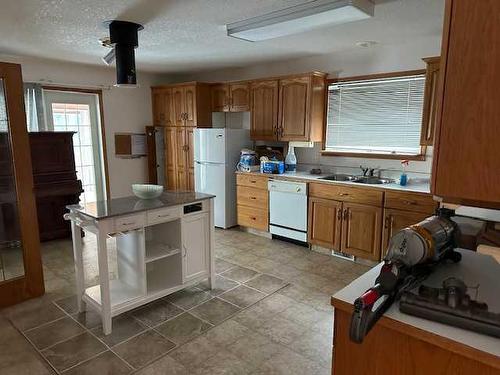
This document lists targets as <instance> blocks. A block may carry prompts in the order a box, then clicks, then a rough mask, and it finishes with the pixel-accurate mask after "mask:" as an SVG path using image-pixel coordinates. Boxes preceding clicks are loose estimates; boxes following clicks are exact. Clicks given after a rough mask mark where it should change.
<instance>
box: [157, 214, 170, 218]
mask: <svg viewBox="0 0 500 375" xmlns="http://www.w3.org/2000/svg"><path fill="white" fill-rule="evenodd" d="M170 216H171V215H170V214H163V215H158V217H159V218H164V217H170Z"/></svg>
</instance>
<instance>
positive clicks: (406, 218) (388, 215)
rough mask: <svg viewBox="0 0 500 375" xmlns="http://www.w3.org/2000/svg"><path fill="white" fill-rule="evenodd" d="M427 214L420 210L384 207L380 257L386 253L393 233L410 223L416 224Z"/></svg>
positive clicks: (427, 215)
mask: <svg viewBox="0 0 500 375" xmlns="http://www.w3.org/2000/svg"><path fill="white" fill-rule="evenodd" d="M429 216H430V215H429V214H426V213H422V212H412V211H403V210H395V209H391V208H386V209H385V210H384V231H383V233H382V253H381V257H382V258H383V257H384V256H385V254H387V247H388V245H389V240H390V239H391V237H392V235H393V234H394V233H396V232H397V231H399V230H401V229H404V228H406V227H408V226H410V225H413V224H416V223H418V222H420V221H422V220H424V219H425V218H426V217H429Z"/></svg>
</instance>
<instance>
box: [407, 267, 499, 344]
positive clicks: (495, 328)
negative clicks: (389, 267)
mask: <svg viewBox="0 0 500 375" xmlns="http://www.w3.org/2000/svg"><path fill="white" fill-rule="evenodd" d="M399 310H400V311H401V312H403V313H405V314H409V315H415V316H418V317H421V318H425V319H429V320H434V321H436V322H440V323H444V324H449V325H452V326H455V327H459V328H463V329H467V330H470V331H474V332H478V333H483V334H485V335H489V336H495V337H500V314H496V313H493V312H489V311H488V305H487V304H486V303H481V302H477V301H474V300H472V299H471V298H470V296H469V295H468V294H467V286H466V285H465V283H464V282H463V281H462V280H460V279H457V278H454V277H451V278H449V279H446V280H444V281H443V287H442V288H432V287H429V286H424V285H421V286H420V287H419V289H418V294H415V293H412V292H404V293H403V294H402V296H401V301H400V303H399Z"/></svg>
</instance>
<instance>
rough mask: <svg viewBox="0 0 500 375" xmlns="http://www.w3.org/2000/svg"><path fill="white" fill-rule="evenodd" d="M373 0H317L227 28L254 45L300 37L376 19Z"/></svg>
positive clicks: (228, 31) (235, 23) (230, 34)
mask: <svg viewBox="0 0 500 375" xmlns="http://www.w3.org/2000/svg"><path fill="white" fill-rule="evenodd" d="M373 11H374V4H373V2H372V1H371V0H315V1H309V2H307V3H305V4H301V5H297V6H293V7H290V8H286V9H282V10H278V11H275V12H271V13H267V14H264V15H262V16H258V17H253V18H249V19H247V20H244V21H239V22H234V23H230V24H227V25H226V29H227V35H229V36H232V37H234V38H238V39H244V40H248V41H251V42H257V41H261V40H267V39H273V38H278V37H281V36H285V35H291V34H298V33H301V32H304V31H308V30H311V29H314V28H318V27H321V26H326V25H328V26H331V25H339V24H342V23H347V22H352V21H359V20H363V19H367V18H370V17H373Z"/></svg>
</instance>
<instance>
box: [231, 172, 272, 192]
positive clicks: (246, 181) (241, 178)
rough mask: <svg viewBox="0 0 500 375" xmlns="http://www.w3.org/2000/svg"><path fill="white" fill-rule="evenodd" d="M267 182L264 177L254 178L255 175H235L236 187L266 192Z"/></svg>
mask: <svg viewBox="0 0 500 375" xmlns="http://www.w3.org/2000/svg"><path fill="white" fill-rule="evenodd" d="M267 180H268V178H267V177H266V176H255V175H244V174H241V173H240V174H237V175H236V185H240V186H248V187H253V188H257V189H263V190H266V191H267Z"/></svg>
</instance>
